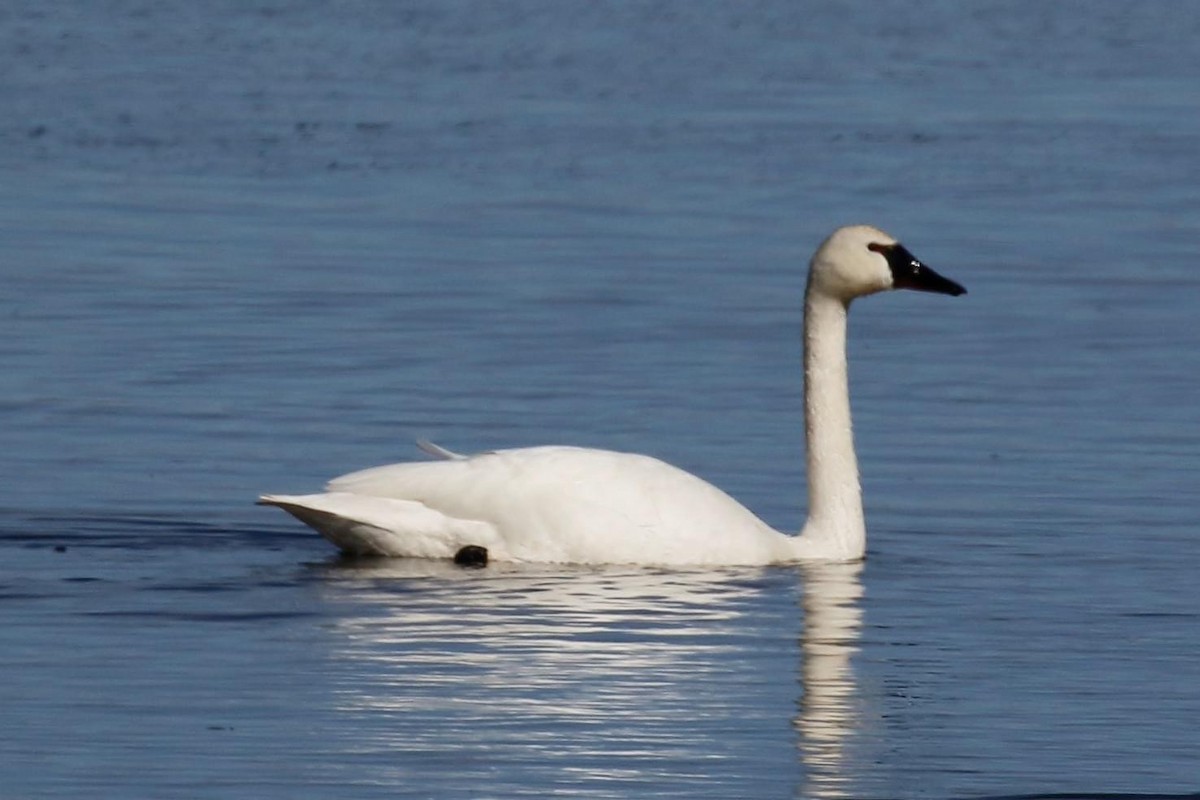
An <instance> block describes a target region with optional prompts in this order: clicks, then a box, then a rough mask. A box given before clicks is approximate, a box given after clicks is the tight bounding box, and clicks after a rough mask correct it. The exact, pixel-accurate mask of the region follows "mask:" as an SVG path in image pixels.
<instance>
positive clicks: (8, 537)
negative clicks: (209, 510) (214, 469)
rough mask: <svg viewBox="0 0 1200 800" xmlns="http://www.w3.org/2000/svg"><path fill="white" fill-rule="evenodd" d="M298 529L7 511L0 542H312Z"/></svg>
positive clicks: (128, 545) (149, 546) (65, 547)
mask: <svg viewBox="0 0 1200 800" xmlns="http://www.w3.org/2000/svg"><path fill="white" fill-rule="evenodd" d="M312 540H313V536H312V535H311V534H309V533H307V532H306V531H304V530H303V529H298V528H296V527H294V526H287V525H279V524H275V525H270V524H268V525H263V526H254V527H247V526H245V524H244V523H233V522H231V523H221V522H200V521H197V520H195V519H192V518H189V517H185V516H182V515H173V514H151V515H134V514H112V513H104V514H99V515H94V514H88V513H80V514H70V515H67V514H43V513H22V512H19V511H17V512H13V511H10V512H7V513H6V514H5V515H4V518H3V522H0V542H11V543H13V544H18V545H27V546H48V547H53V548H54V549H55V550H56V551H57V552H60V553H68V552H69V551H70V549H71V548H73V547H81V548H117V549H130V550H143V551H144V550H156V549H160V548H166V549H178V548H199V549H211V548H228V547H245V548H250V549H256V550H257V549H262V548H279V547H285V546H288V545H290V544H295V543H301V542H306V541H307V542H312Z"/></svg>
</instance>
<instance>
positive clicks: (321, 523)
mask: <svg viewBox="0 0 1200 800" xmlns="http://www.w3.org/2000/svg"><path fill="white" fill-rule="evenodd" d="M258 504H259V505H266V506H276V507H278V508H282V509H283V510H284V511H286V512H288V513H289V514H291V515H292V516H293V517H295V518H296V519H298V520H300V521H301V522H303V523H304V524H305V525H308V526H309V527H310V528H313V529H314V530H316V531H317V532H318V533H320V534H321V535H322V536H324V537H325V538H326V539H328V540H329V541H330V542H332V543H333V544H334V545H335V546H336V547H338V549H340V550H341V551H342V552H344V553H350V554H352V555H373V556H394V557H404V558H454V556H455V554H456V553H458V551H459V550H460V549H461V548H463V547H466V546H468V545H476V546H479V547H486V548H488V549H489V551H492V550H495V549H496V547H495V545H496V538H497V537H496V535H495V532H494V530H493V529H492V527H491V526H490V525H487V524H486V523H481V522H473V521H469V520H457V519H454V518H452V517H448V516H446V515H445V514H443V513H441V512H439V511H436V510H434V509H431V508H429V507H428V506H425V505H424V504H422V503H419V502H416V501H414V500H394V499H391V498H387V497H370V496H367V495H359V494H351V493H348V492H324V493H322V494H309V495H272V494H268V495H263V496H262V497H259V498H258ZM495 555H499V551H497V552H496V553H495Z"/></svg>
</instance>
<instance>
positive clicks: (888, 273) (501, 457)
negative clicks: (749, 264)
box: [259, 226, 964, 565]
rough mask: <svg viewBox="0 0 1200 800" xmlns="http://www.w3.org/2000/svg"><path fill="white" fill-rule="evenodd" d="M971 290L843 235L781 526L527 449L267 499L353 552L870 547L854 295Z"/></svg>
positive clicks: (620, 557)
mask: <svg viewBox="0 0 1200 800" xmlns="http://www.w3.org/2000/svg"><path fill="white" fill-rule="evenodd" d="M901 287H908V288H916V289H923V290H926V291H937V292H942V293H946V294H961V293H963V291H964V290H963V289H962V287H961V286H959V285H958V284H955V283H953V282H952V281H948V280H947V279H945V278H942V277H941V276H939V275H937V274H936V273H934V272H933V271H932V270H929V269H928V268H927V267H925V266H924V265H923V264H921V263H920V262H919V261H917V260H916V259H915V258H913V257H912V255H911V254H910V253H908V251H907V250H905V249H904V248H903V247H901V246H900V245H899V244H898V243H897V242H896V241H895V240H894V239H892V238H891V237H890V236H888V235H887V234H885V233H883V232H882V231H879V230H877V229H875V228H870V227H867V226H853V227H848V228H841V229H839V230H837V231H835V232H834V234H833V235H832V236H830V237H829V239H827V240H826V241H825V242H824V243H823V244H822V246H821V247H820V248H819V249H818V251H817V253H816V255H815V256H813V260H812V263H811V265H810V270H809V281H808V288H807V290H806V292H805V332H804V333H805V335H804V343H805V422H806V426H805V427H806V434H807V440H808V480H809V518H808V521H807V523H806V524H805V527H804V530H803V532H802V533H801V535H800V536H789V535H786V534H783V533H780V532H778V531H776V530H774V529H772V528H771V527H770V526H768V525H767V524H766V523H765V522H763V521H762V520H760V519H759V518H758V517H757V516H755V515H754V514H753V513H752V512H751V511H749V510H748V509H747V508H746V507H745V506H743V505H742V504H740V503H739V502H737V501H736V500H734V499H733V498H732V497H730V496H729V495H727V494H726V493H725V492H723V491H721V490H720V489H718V488H717V487H715V486H713V485H712V484H710V483H707V482H706V481H704V480H701V479H700V478H698V477H696V476H694V475H691V474H689V473H687V472H684V471H683V470H681V469H678V468H676V467H673V466H671V465H670V464H666V463H664V462H662V461H660V460H658V459H655V458H651V457H649V456H644V455H637V454H631V453H617V452H612V451H608V450H595V449H586V448H578V447H560V446H551V447H531V448H524V449H516V450H500V451H495V452H489V453H481V454H479V455H473V456H461V455H458V454H456V453H453V452H450V451H448V450H445V449H444V448H441V447H438V446H437V445H433V444H430V443H427V442H422V443H420V444H421V447H422V449H423V450H425V451H426V452H428V453H430V454H431V455H434V456H436V457H438V458H439V459H441V460H438V461H428V462H417V463H404V464H392V465H389V466H383V467H375V468H372V469H366V470H363V471H361V472H355V473H351V474H349V475H344V476H342V477H340V478H336V479H335V480H333V481H331V482H330V483H329V485H328V486H327V487H326V490H325V491H324V492H322V493H319V494H310V495H299V496H289V495H264V496H263V497H260V498H259V502H260V503H263V504H268V505H275V506H279V507H280V508H283V509H284V510H286V511H288V512H289V513H291V514H292V515H293V516H295V517H297V518H298V519H300V520H301V521H303V522H304V523H306V524H308V525H310V526H312V527H313V528H315V529H316V530H317V531H319V532H320V533H321V534H322V535H323V536H325V537H326V538H327V539H328V540H329V541H331V542H332V543H333V544H335V545H337V546H338V547H339V548H341V549H342V550H344V551H347V552H351V553H360V554H374V555H385V556H403V557H414V558H453V557H454V556H455V554H456V553H458V552H459V550H461V549H462V548H464V547H467V546H470V545H474V546H478V547H483V548H486V549H487V554H488V557H489V558H491V559H493V560H501V561H531V562H563V563H575V564H660V565H668V564H676V565H682V564H697V565H700V564H707V565H718V564H771V563H785V562H792V561H797V560H801V559H832V560H854V559H858V558H861V557H862V556H863V554H864V552H865V545H866V529H865V525H864V524H863V513H862V497H861V488H860V485H859V478H858V466H857V461H856V459H855V455H854V444H853V436H852V433H851V427H850V405H849V396H848V388H847V381H846V348H845V332H846V312H847V310H848V308H849V304H850V301H851V300H853V299H854V298H855V297H860V296H863V295H867V294H872V293H874V292H878V291H882V290H885V289H892V288H901Z"/></svg>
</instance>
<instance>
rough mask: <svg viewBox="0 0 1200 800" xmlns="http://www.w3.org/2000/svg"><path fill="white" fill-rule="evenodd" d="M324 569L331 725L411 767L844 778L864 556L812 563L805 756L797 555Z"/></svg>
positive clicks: (777, 780) (658, 780) (557, 774)
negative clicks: (726, 561) (760, 563)
mask: <svg viewBox="0 0 1200 800" xmlns="http://www.w3.org/2000/svg"><path fill="white" fill-rule="evenodd" d="M320 569H321V571H322V572H323V575H322V579H321V580H320V581H319V582H318V587H319V589H320V591H321V592H322V593H323V594H324V595H325V596H326V599H327V601H328V602H329V604H330V605H331V606H332V607H333V608H334V609H335V613H334V614H333V619H334V620H335V621H334V623H333V629H332V630H331V634H332V636H331V637H330V642H329V645H330V661H331V663H330V674H331V675H332V676H333V677H334V680H335V695H334V697H333V700H332V701H333V702H334V704H335V706H336V708H338V709H339V710H340V711H342V712H343V713H344V714H345V718H344V722H345V725H344V726H339V728H341V727H344V730H338V731H331V732H329V733H330V736H331V738H332V739H335V740H339V741H340V746H341V747H343V748H344V749H345V750H346V752H348V753H353V754H354V757H356V758H364V757H369V758H372V759H378V760H380V761H381V762H386V763H387V764H388V769H389V770H390V771H391V773H389V774H392V775H393V776H394V777H395V779H396V780H400V779H401V778H402V775H401V774H402V773H404V774H407V775H410V776H411V775H412V774H414V773H416V774H422V775H423V777H424V779H426V780H428V775H427V774H426V773H429V772H430V771H435V772H436V780H435V782H437V781H442V782H461V786H470V785H471V782H472V781H486V782H487V785H488V786H489V791H491V792H493V793H496V794H505V793H517V794H519V793H521V791H527V790H528V789H529V786H530V784H531V783H532V784H534V785H540V786H542V787H543V788H544V789H546V790H547V791H546V793H553V792H552V791H551V790H552V789H554V788H555V787H556V786H560V784H561V785H563V786H565V785H566V783H567V782H572V781H573V782H576V783H575V784H573V785H577V782H578V781H589V782H590V781H603V782H604V784H605V786H608V787H609V788H610V789H613V790H617V791H618V793H619V792H620V791H622V790H623V791H624V792H625V794H627V795H630V796H632V795H636V794H638V793H639V791H644V790H645V788H646V786H647V783H653V784H654V785H658V786H662V785H668V784H669V785H682V786H683V787H684V788H685V789H686V791H687V792H688V793H689V794H691V795H693V796H702V795H706V794H707V791H706V790H705V789H704V787H705V786H710V785H715V784H709V783H708V782H710V781H713V780H714V778H716V777H717V776H725V777H727V778H729V779H731V780H736V781H744V782H748V784H754V785H756V786H758V787H759V791H757V792H755V793H757V794H761V795H762V796H768V795H770V796H779V795H780V794H788V793H790V792H791V791H792V790H794V789H795V788H796V785H797V781H798V780H802V779H803V780H806V781H808V783H809V784H811V788H812V789H813V795H814V796H837V795H836V792H835V790H836V789H837V787H838V786H839V783H838V781H837V776H838V775H839V774H840V772H839V767H840V753H841V744H842V742H843V740H844V739H845V738H846V737H847V736H848V735H849V730H850V729H851V728H852V727H853V725H854V719H853V716H852V712H851V709H852V708H853V707H854V702H853V695H854V692H855V689H854V684H853V679H852V676H851V673H850V670H849V664H848V661H849V655H850V653H851V652H852V651H853V649H854V640H855V639H856V637H857V633H858V625H859V612H858V609H857V606H856V604H855V603H856V601H857V599H858V596H859V594H860V593H861V591H860V589H859V588H858V583H857V569H856V568H855V569H849V568H825V567H822V568H816V567H814V568H812V569H808V568H806V569H805V570H804V573H803V577H804V580H803V601H802V602H803V606H804V612H805V615H806V619H805V620H804V622H803V626H804V628H803V629H804V633H803V635H802V637H801V640H800V641H801V649H802V657H803V666H802V668H801V670H800V675H801V678H802V680H803V682H804V686H803V691H802V696H801V699H800V709H801V710H800V714H799V717H798V719H796V720H795V724H796V726H797V728H798V730H799V732H800V737H799V738H800V741H801V745H802V751H801V759H800V761H801V765H800V766H799V767H798V766H797V763H796V750H795V745H796V742H795V738H794V735H792V736H789V735H788V727H787V725H788V720H787V715H786V712H783V709H785V708H787V707H788V706H790V705H792V704H794V703H795V702H796V698H797V694H798V687H797V686H796V683H795V682H794V681H795V678H794V676H795V675H796V674H797V667H796V658H797V651H796V647H795V644H794V643H795V642H796V638H795V636H796V632H797V631H799V630H800V628H801V620H800V619H799V618H798V615H797V610H796V605H795V596H796V593H797V591H799V587H798V583H799V581H798V580H797V573H796V571H795V570H791V569H778V568H776V569H759V568H730V569H723V570H695V571H688V570H678V569H672V570H669V571H667V570H650V569H645V568H639V567H630V568H612V567H607V568H580V567H565V566H530V565H505V564H493V565H492V566H489V567H487V568H486V569H482V570H464V569H461V568H458V567H455V566H453V565H451V564H449V563H447V562H437V561H418V560H379V561H361V562H353V561H350V562H338V563H336V564H330V565H326V566H324V567H321V568H320ZM439 759H440V761H439ZM439 763H440V764H442V765H443V766H444V765H446V764H449V765H450V767H451V768H450V769H443V768H442V767H439V766H438V764H439ZM801 767H802V769H801ZM801 772H803V773H805V775H806V776H807V777H805V778H802V776H801V775H800V773H801ZM502 779H503V780H509V781H513V782H514V783H513V784H512V785H508V786H506V785H504V784H503V783H497V781H498V780H502ZM453 786H454V787H460V788H461V786H460V783H453ZM443 788H445V789H446V790H447V791H450V790H451V788H453V787H451V786H450V785H449V783H447V784H446V785H444V786H443Z"/></svg>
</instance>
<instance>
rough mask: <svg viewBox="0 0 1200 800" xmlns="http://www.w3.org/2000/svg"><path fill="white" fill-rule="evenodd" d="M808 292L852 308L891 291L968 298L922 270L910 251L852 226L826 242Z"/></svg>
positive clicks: (958, 288)
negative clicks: (856, 300)
mask: <svg viewBox="0 0 1200 800" xmlns="http://www.w3.org/2000/svg"><path fill="white" fill-rule="evenodd" d="M808 285H809V290H810V291H814V290H815V291H819V292H821V293H822V294H825V295H828V296H830V297H835V298H837V299H839V300H842V301H843V302H846V303H849V302H850V301H851V300H853V299H854V298H856V297H862V296H864V295H868V294H875V293H876V292H884V291H887V290H889V289H915V290H917V291H921V292H936V293H938V294H949V295H960V294H966V291H967V290H966V289H964V288H963V287H962V286H960V285H959V284H957V283H955V282H954V281H952V280H950V279H949V278H943V277H942V276H941V275H939V274H937V273H936V272H934V271H933V270H932V269H930V268H929V267H927V266H925V265H924V264H922V263H921V262H920V261H919V260H918V259H917V257H916V256H914V255H913V254H912V253H910V252H909V251H908V249H907V248H906V247H905V246H904V245H902V244H900V242H898V241H896V239H895V238H893V237H892V236H889V235H888V234H886V233H884V232H883V231H881V230H879V229H878V228H872V227H871V226H870V225H849V226H847V227H845V228H838V229H837V230H836V231H834V232H833V233H832V234H831V235H830V237H829V238H828V239H826V240H825V241H824V242H822V244H821V246H820V247H819V248H817V252H816V255H814V256H813V259H812V264H811V265H810V267H809V273H808Z"/></svg>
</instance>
